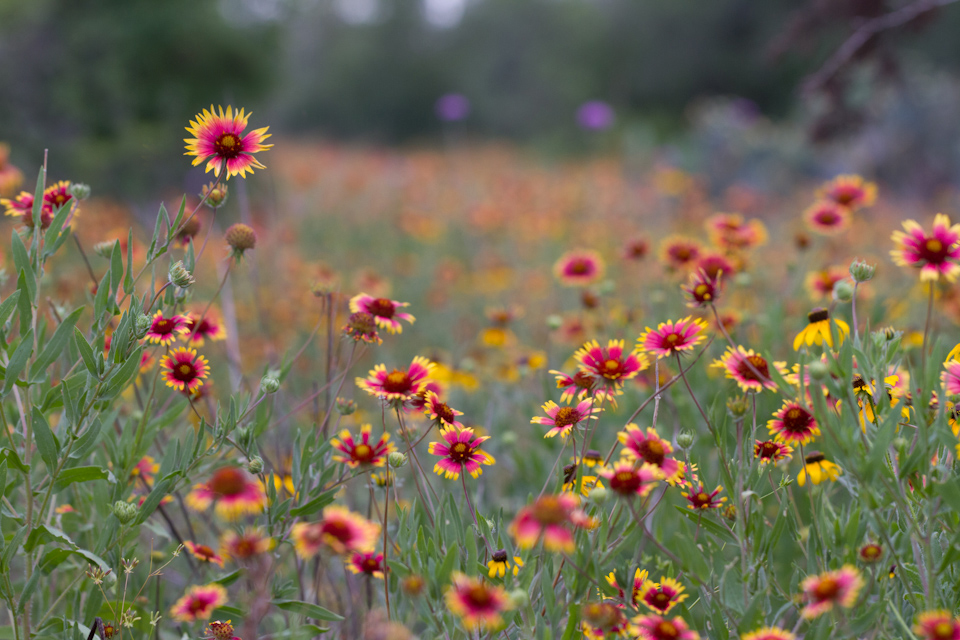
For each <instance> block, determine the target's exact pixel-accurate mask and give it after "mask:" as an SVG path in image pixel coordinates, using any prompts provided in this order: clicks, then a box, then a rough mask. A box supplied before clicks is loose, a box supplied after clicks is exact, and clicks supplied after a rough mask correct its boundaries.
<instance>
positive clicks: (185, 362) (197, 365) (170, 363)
mask: <svg viewBox="0 0 960 640" xmlns="http://www.w3.org/2000/svg"><path fill="white" fill-rule="evenodd" d="M160 367H161V369H163V372H162V373H161V375H162V376H163V379H164V382H166V383H167V386H168V387H172V388H173V389H176V390H177V391H187V392H190V393H193V392H195V391H196V390H197V389H198V388H199V387H201V386H203V381H204V380H205V379H206V378H207V376H208V375H209V374H210V367H209V366H208V364H207V359H206V358H204V357H203V356H198V355H197V351H196V349H185V348H183V347H180V348H177V349H175V350H174V351H172V352H171V353H170V354H168V355H165V356H163V357H162V358H161V359H160Z"/></svg>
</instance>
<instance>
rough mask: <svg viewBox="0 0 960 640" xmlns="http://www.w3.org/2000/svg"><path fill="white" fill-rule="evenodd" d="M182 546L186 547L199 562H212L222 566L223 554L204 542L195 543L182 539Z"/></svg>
mask: <svg viewBox="0 0 960 640" xmlns="http://www.w3.org/2000/svg"><path fill="white" fill-rule="evenodd" d="M183 546H185V547H186V548H187V551H189V552H190V555H192V556H193V557H194V558H196V559H197V560H199V561H200V562H212V563H213V564H216V565H220V566H221V567H222V566H223V556H221V555H219V554H218V553H217V552H216V551H214V550H213V549H211V548H210V547H208V546H207V545H205V544H195V543H193V542H191V541H189V540H184V541H183Z"/></svg>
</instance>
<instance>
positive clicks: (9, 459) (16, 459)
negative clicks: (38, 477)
mask: <svg viewBox="0 0 960 640" xmlns="http://www.w3.org/2000/svg"><path fill="white" fill-rule="evenodd" d="M0 457H2V458H3V459H4V461H5V462H6V463H7V464H8V465H9V466H11V467H13V468H14V469H16V470H17V471H19V472H20V473H24V474H26V473H30V467H28V466H27V465H25V464H23V462H22V461H21V460H20V456H19V455H18V454H17V452H16V451H15V450H13V449H7V448H6V447H4V448H3V449H0Z"/></svg>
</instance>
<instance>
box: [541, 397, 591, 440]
mask: <svg viewBox="0 0 960 640" xmlns="http://www.w3.org/2000/svg"><path fill="white" fill-rule="evenodd" d="M543 411H544V413H546V414H547V417H543V416H534V417H533V418H531V419H530V422H531V423H532V424H542V425H545V426H548V427H550V429H549V430H548V431H547V432H546V433H545V434H544V436H543V437H544V438H552V437H554V436H555V435H557V434H559V435H560V437H561V438H566V437H567V434H568V433H570V431H572V430H573V429H575V428H576V427H577V426H579V425H580V423H586V422H587V421H588V420H596V419H597V417H596V415H595V414H597V413H599V412H600V411H602V409H601V407H595V406H593V398H586V399H584V400H582V401H580V402H579V403H578V404H577V406H575V407H561V406H559V405H558V404H557V403H555V402H554V401H553V400H548V401H547V402H546V404H544V405H543Z"/></svg>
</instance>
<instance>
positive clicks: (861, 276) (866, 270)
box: [850, 260, 877, 282]
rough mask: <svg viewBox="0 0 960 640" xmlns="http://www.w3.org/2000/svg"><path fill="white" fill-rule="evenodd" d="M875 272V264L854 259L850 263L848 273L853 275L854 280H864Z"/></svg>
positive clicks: (871, 276) (868, 278)
mask: <svg viewBox="0 0 960 640" xmlns="http://www.w3.org/2000/svg"><path fill="white" fill-rule="evenodd" d="M876 272H877V267H876V265H872V264H867V263H866V262H864V261H863V260H854V261H853V263H852V264H851V265H850V275H851V276H853V280H854V281H855V282H866V281H867V280H870V279H871V278H873V274H875V273H876Z"/></svg>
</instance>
